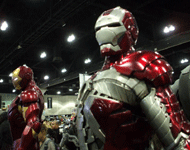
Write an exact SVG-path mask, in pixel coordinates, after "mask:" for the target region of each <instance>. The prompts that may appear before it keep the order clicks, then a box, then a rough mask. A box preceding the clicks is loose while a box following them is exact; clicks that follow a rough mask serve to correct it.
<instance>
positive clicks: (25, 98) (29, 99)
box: [20, 90, 39, 105]
mask: <svg viewBox="0 0 190 150" xmlns="http://www.w3.org/2000/svg"><path fill="white" fill-rule="evenodd" d="M38 99H39V94H38V93H37V92H36V91H35V90H26V91H23V92H22V93H21V95H20V100H21V102H22V104H23V105H25V104H27V103H33V102H37V101H38Z"/></svg>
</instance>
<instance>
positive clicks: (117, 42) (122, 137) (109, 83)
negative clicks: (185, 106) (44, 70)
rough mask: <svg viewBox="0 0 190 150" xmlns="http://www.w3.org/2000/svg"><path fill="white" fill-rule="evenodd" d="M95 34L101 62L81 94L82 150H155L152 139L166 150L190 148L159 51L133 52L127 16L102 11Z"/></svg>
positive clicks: (132, 27)
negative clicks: (103, 57) (154, 137)
mask: <svg viewBox="0 0 190 150" xmlns="http://www.w3.org/2000/svg"><path fill="white" fill-rule="evenodd" d="M95 31H96V39H97V41H98V43H99V45H100V51H101V54H102V56H105V63H104V65H103V67H102V69H101V70H100V71H99V72H97V73H96V74H95V75H93V76H92V77H91V78H90V79H89V80H88V81H86V82H85V84H84V85H83V87H82V88H81V89H80V90H79V96H78V102H79V105H78V112H77V118H76V128H77V136H78V140H79V147H80V150H144V149H155V148H154V147H153V146H154V145H152V144H150V143H151V142H153V140H152V139H153V136H155V135H156V137H158V139H159V141H160V143H161V145H162V146H163V148H164V149H167V150H172V149H190V141H189V132H190V125H189V123H188V121H187V120H186V117H185V115H184V112H183V110H182V109H181V108H180V104H179V102H178V100H177V99H176V96H175V95H174V94H173V92H172V90H171V89H170V87H169V85H170V84H171V82H172V72H173V69H172V67H171V66H170V65H169V64H168V63H167V62H166V60H165V59H164V57H163V56H161V55H160V54H159V53H157V52H153V51H134V48H133V46H134V45H135V43H136V41H137V37H138V32H139V31H138V27H137V24H136V21H135V18H134V17H133V15H132V14H131V12H129V11H127V10H125V9H123V8H121V7H116V8H113V9H110V10H107V11H105V12H103V13H102V14H101V15H100V17H99V18H98V20H97V21H96V24H95ZM159 148H160V149H161V147H159Z"/></svg>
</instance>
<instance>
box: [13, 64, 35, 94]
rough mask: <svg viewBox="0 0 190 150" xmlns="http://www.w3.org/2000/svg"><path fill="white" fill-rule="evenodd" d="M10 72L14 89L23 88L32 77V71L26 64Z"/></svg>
mask: <svg viewBox="0 0 190 150" xmlns="http://www.w3.org/2000/svg"><path fill="white" fill-rule="evenodd" d="M12 74H13V75H12V83H13V85H14V87H15V89H16V90H23V89H24V88H26V87H27V85H28V83H29V82H30V81H31V80H32V79H33V71H32V69H31V68H29V67H27V66H20V67H18V68H17V69H15V70H14V71H13V73H12Z"/></svg>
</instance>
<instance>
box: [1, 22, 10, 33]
mask: <svg viewBox="0 0 190 150" xmlns="http://www.w3.org/2000/svg"><path fill="white" fill-rule="evenodd" d="M7 28H8V24H7V22H6V21H3V23H2V24H1V30H2V31H5V30H6V29H7Z"/></svg>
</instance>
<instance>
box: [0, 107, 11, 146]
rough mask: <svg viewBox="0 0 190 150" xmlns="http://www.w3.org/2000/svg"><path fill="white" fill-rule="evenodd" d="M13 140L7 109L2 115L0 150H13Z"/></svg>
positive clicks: (3, 109) (3, 110)
mask: <svg viewBox="0 0 190 150" xmlns="http://www.w3.org/2000/svg"><path fill="white" fill-rule="evenodd" d="M12 144H13V139H12V136H11V130H10V124H9V121H8V114H7V112H6V108H2V111H1V113H0V150H11V147H12Z"/></svg>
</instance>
